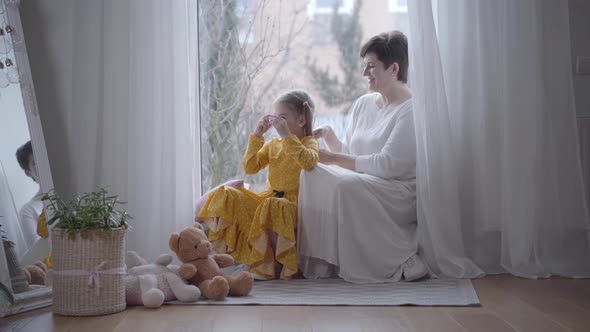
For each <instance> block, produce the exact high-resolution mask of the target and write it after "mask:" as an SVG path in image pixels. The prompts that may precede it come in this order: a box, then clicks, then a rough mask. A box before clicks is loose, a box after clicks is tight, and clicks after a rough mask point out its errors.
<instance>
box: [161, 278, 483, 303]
mask: <svg viewBox="0 0 590 332" xmlns="http://www.w3.org/2000/svg"><path fill="white" fill-rule="evenodd" d="M167 304H185V305H191V304H197V305H198V304H215V305H248V304H259V305H313V306H316V305H320V306H321V305H324V306H338V305H351V306H397V305H417V306H479V305H480V304H479V298H478V297H477V294H476V293H475V289H473V285H472V284H471V281H470V280H466V279H430V280H424V281H419V282H394V283H386V284H362V285H361V284H352V283H348V282H346V281H344V280H342V279H299V280H291V281H283V280H272V281H257V282H255V283H254V289H253V290H252V293H251V294H250V295H249V296H245V297H228V298H227V299H225V300H224V301H210V300H205V299H200V300H199V301H196V302H191V303H182V302H178V301H172V302H167Z"/></svg>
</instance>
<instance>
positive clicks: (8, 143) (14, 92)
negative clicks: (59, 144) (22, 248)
mask: <svg viewBox="0 0 590 332" xmlns="http://www.w3.org/2000/svg"><path fill="white" fill-rule="evenodd" d="M0 110H1V111H0V161H1V162H2V165H3V166H4V171H5V172H6V177H7V179H8V185H9V188H10V191H11V192H12V196H13V199H14V203H15V205H16V208H17V210H18V209H19V208H20V207H21V206H22V205H23V204H24V203H26V202H27V201H28V200H30V199H31V198H32V197H33V196H34V195H35V194H36V193H37V191H38V190H39V187H38V186H37V184H36V183H35V182H34V181H33V180H31V179H30V178H29V177H27V176H26V175H25V173H24V172H23V170H22V169H21V168H20V166H19V164H18V162H17V160H16V155H15V154H16V149H18V148H19V147H20V146H21V145H23V144H24V143H26V142H27V141H28V140H30V139H31V138H30V135H29V125H28V124H27V118H26V116H25V110H24V107H23V101H22V97H21V91H20V85H18V84H11V85H9V86H8V87H6V88H0Z"/></svg>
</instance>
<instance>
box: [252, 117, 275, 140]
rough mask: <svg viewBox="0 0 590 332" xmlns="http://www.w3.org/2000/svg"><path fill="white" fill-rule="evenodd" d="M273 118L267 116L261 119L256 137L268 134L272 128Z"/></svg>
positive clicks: (255, 133)
mask: <svg viewBox="0 0 590 332" xmlns="http://www.w3.org/2000/svg"><path fill="white" fill-rule="evenodd" d="M272 116H273V115H270V114H267V115H265V116H263V117H262V118H261V119H260V121H258V124H257V125H256V130H254V136H256V137H262V135H264V133H266V132H267V131H268V130H269V129H270V127H272V120H271V117H272Z"/></svg>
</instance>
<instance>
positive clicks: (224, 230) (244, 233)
mask: <svg viewBox="0 0 590 332" xmlns="http://www.w3.org/2000/svg"><path fill="white" fill-rule="evenodd" d="M318 149H319V147H318V142H317V140H316V139H315V138H314V137H313V136H306V137H304V138H303V139H301V140H300V139H299V138H298V137H297V136H295V135H290V136H287V137H286V138H284V139H277V138H275V139H272V140H271V141H269V142H267V143H266V144H265V142H264V138H259V137H256V136H254V135H250V140H249V142H248V148H247V150H246V154H245V155H244V160H243V166H244V171H245V172H246V174H256V173H258V172H259V171H260V170H262V169H264V168H265V167H266V166H269V172H268V180H267V184H268V189H267V190H265V191H263V192H261V193H254V192H251V191H249V190H247V189H245V188H234V187H225V186H222V187H219V188H218V189H217V190H215V191H214V192H213V193H211V194H210V195H209V197H208V198H207V201H206V202H205V205H204V206H203V208H202V209H201V211H200V212H199V218H201V219H203V220H205V222H206V223H207V225H208V226H209V228H210V231H209V240H210V241H211V242H212V243H213V247H214V248H215V250H216V251H217V252H218V253H228V254H230V255H232V256H233V257H234V259H235V260H236V261H237V262H240V263H244V264H248V265H250V268H251V271H252V272H255V273H257V274H259V275H262V276H264V277H266V278H269V279H274V278H275V260H276V261H277V262H279V263H280V264H282V265H283V268H282V271H281V273H280V278H281V279H290V278H291V277H292V276H293V275H294V274H295V273H297V269H298V268H297V249H296V243H295V242H296V234H297V233H296V227H297V196H298V193H299V175H300V174H301V170H302V169H303V170H309V169H311V168H313V167H314V166H315V165H316V164H317V162H318V160H319V154H318ZM272 233H276V234H277V239H276V248H275V250H273V248H272V247H271V239H270V236H271V234H272ZM275 252H276V255H275Z"/></svg>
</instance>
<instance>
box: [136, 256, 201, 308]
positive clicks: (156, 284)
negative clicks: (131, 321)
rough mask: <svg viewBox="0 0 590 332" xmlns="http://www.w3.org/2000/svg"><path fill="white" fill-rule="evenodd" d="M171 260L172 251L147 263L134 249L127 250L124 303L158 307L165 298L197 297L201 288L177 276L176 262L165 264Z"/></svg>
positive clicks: (182, 298)
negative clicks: (174, 263) (170, 253)
mask: <svg viewBox="0 0 590 332" xmlns="http://www.w3.org/2000/svg"><path fill="white" fill-rule="evenodd" d="M171 262H172V255H169V254H163V255H161V256H160V257H158V259H156V261H155V262H154V263H152V264H148V262H147V261H146V260H145V259H143V258H141V257H140V256H139V255H138V254H137V253H136V252H135V251H128V252H127V254H126V257H125V263H126V264H127V276H126V277H125V298H126V302H127V304H128V305H144V306H145V307H147V308H159V307H161V306H162V304H163V303H164V302H166V301H173V300H179V301H181V302H194V301H197V300H198V299H199V297H201V291H200V290H199V289H198V288H197V287H196V286H193V285H188V284H187V282H186V281H184V280H183V279H181V278H180V276H178V274H177V273H176V271H177V270H178V266H175V265H170V266H169V264H170V263H171Z"/></svg>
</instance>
